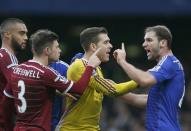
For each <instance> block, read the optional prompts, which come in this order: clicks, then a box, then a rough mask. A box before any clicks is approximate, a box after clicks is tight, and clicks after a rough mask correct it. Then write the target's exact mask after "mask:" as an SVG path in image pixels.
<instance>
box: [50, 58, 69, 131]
mask: <svg viewBox="0 0 191 131" xmlns="http://www.w3.org/2000/svg"><path fill="white" fill-rule="evenodd" d="M68 66H69V65H68V64H67V63H65V62H63V61H61V60H59V61H57V62H54V63H52V64H51V65H50V67H52V68H53V69H54V70H56V71H57V72H59V73H60V74H61V75H62V76H64V77H66V74H67V69H68ZM62 107H63V97H62V96H58V95H56V96H55V97H54V102H53V108H52V123H51V124H52V125H51V131H54V130H55V128H56V126H57V124H58V122H59V120H60V117H61V115H62V112H63V110H62Z"/></svg>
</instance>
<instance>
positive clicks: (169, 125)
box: [114, 25, 185, 131]
mask: <svg viewBox="0 0 191 131" xmlns="http://www.w3.org/2000/svg"><path fill="white" fill-rule="evenodd" d="M171 42H172V34H171V32H170V30H169V29H168V28H167V27H166V26H163V25H157V26H153V27H147V28H146V30H145V36H144V43H143V48H144V49H145V50H146V52H147V58H148V60H156V61H157V65H156V66H154V67H153V68H152V69H149V70H148V71H147V72H145V71H142V70H140V69H138V68H136V67H134V66H133V65H131V64H130V63H128V62H127V61H126V60H125V58H126V52H125V48H124V44H122V49H117V50H116V51H114V57H115V58H116V60H117V62H118V63H119V65H120V66H121V67H122V68H123V69H124V71H125V72H126V73H127V74H128V76H129V77H130V78H131V79H133V80H135V81H136V82H137V83H138V84H139V85H140V86H142V87H151V88H150V91H149V94H148V100H147V101H142V102H143V103H142V104H145V105H146V102H147V112H146V120H147V122H146V128H147V130H148V131H180V130H181V129H180V125H179V122H178V119H179V118H178V113H179V110H180V108H181V105H182V100H183V97H184V93H185V80H184V71H183V67H182V65H181V63H180V61H179V60H178V59H177V58H176V57H175V56H174V55H173V53H172V50H171ZM127 95H128V94H127Z"/></svg>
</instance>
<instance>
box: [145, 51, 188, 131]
mask: <svg viewBox="0 0 191 131" xmlns="http://www.w3.org/2000/svg"><path fill="white" fill-rule="evenodd" d="M149 72H150V73H151V74H152V75H153V76H154V77H155V79H156V80H157V83H156V84H155V85H153V86H152V87H151V89H150V91H149V95H148V102H147V118H146V119H147V124H146V127H147V130H148V131H180V130H181V129H180V125H179V122H178V113H179V110H180V108H181V104H182V100H183V97H184V92H185V80H184V71H183V67H182V65H181V63H180V61H179V60H178V59H177V58H176V57H175V56H173V55H167V56H164V57H163V58H162V59H161V60H160V61H159V62H158V64H157V65H156V66H155V67H154V68H152V69H150V70H149Z"/></svg>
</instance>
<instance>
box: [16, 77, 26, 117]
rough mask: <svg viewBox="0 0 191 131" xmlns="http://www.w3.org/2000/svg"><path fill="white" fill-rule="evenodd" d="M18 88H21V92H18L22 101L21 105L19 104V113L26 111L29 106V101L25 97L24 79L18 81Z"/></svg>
mask: <svg viewBox="0 0 191 131" xmlns="http://www.w3.org/2000/svg"><path fill="white" fill-rule="evenodd" d="M18 88H20V92H19V93H18V99H19V100H20V101H21V106H19V105H18V111H19V113H24V112H25V111H26V108H27V103H26V100H25V98H24V94H25V83H24V81H23V80H19V82H18Z"/></svg>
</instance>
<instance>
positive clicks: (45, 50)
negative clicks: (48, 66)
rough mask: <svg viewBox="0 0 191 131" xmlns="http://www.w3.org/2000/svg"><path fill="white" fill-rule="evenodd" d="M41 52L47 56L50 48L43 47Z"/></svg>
mask: <svg viewBox="0 0 191 131" xmlns="http://www.w3.org/2000/svg"><path fill="white" fill-rule="evenodd" d="M43 52H44V54H45V55H47V56H48V55H49V54H50V48H49V47H45V48H44V49H43Z"/></svg>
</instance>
